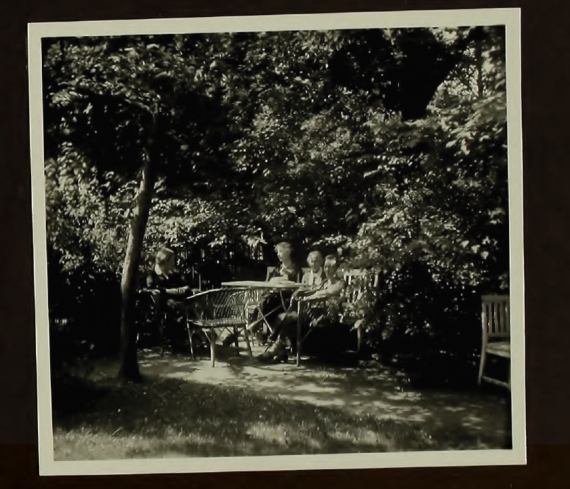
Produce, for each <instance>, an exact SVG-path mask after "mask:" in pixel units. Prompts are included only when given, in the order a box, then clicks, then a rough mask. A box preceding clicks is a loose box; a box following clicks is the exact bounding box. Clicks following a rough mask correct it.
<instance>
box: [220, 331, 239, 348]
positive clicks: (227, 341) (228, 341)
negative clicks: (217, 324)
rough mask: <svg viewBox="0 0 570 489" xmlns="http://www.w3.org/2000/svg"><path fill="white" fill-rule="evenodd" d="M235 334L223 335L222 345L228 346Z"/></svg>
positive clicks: (231, 343) (234, 339)
mask: <svg viewBox="0 0 570 489" xmlns="http://www.w3.org/2000/svg"><path fill="white" fill-rule="evenodd" d="M236 339H237V336H236V335H235V334H230V335H228V336H226V337H225V339H224V341H222V345H223V346H230V345H233V344H234V343H235V341H236Z"/></svg>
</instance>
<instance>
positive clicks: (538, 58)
mask: <svg viewBox="0 0 570 489" xmlns="http://www.w3.org/2000/svg"><path fill="white" fill-rule="evenodd" d="M495 7H520V8H522V51H523V60H522V61H523V126H524V179H525V183H524V216H525V241H526V242H525V266H526V270H525V276H526V342H527V374H526V375H527V386H528V387H527V423H528V424H527V430H528V443H529V453H528V460H529V465H528V466H527V467H477V468H438V469H389V470H388V469H385V470H363V471H350V470H346V471H320V472H290V473H261V474H207V475H172V476H164V475H153V476H123V477H117V476H115V477H111V476H109V477H104V478H102V479H103V482H107V481H109V482H115V481H116V482H119V483H120V484H124V485H125V486H128V487H133V486H135V485H136V486H137V487H139V486H143V485H147V486H149V487H150V486H151V485H152V486H156V484H157V483H158V484H160V485H163V484H165V483H166V484H168V485H170V484H172V486H178V487H182V486H185V487H187V486H188V484H190V485H192V486H194V487H214V486H217V485H221V486H224V485H225V486H231V487H248V488H250V487H252V486H259V487H265V486H268V485H274V486H275V487H311V488H314V487H327V486H334V487H347V486H350V485H359V486H361V487H369V486H376V485H380V484H382V485H383V487H408V486H409V487H412V486H420V487H457V488H462V489H467V488H471V487H477V488H479V487H487V488H489V489H491V488H495V487H497V488H499V487H500V488H515V489H518V488H534V487H548V488H554V487H567V484H568V482H567V480H568V479H570V422H569V420H568V412H569V410H568V398H569V389H568V381H569V378H570V376H569V375H568V373H569V371H570V362H569V361H568V357H569V356H570V355H569V353H568V352H569V348H568V347H569V346H570V328H569V327H568V323H569V320H568V302H569V301H568V300H567V297H568V292H569V287H568V283H569V280H568V279H567V271H568V270H570V266H569V265H570V263H569V261H570V253H568V248H569V245H568V243H570V238H569V236H568V234H569V231H570V228H569V226H568V225H567V223H568V222H570V220H569V219H568V216H569V214H570V197H568V195H569V194H568V189H569V188H570V185H569V184H570V172H569V165H570V161H569V157H568V141H569V140H570V136H569V135H568V134H567V133H568V129H569V127H570V125H569V124H568V116H569V113H570V104H569V101H570V98H569V94H568V90H569V88H570V54H569V53H570V35H569V34H568V27H569V25H570V2H567V1H566V0H526V1H525V0H519V1H516V0H511V1H509V0H504V1H481V0H479V1H477V0H456V1H451V0H440V1H435V0H431V1H430V0H423V1H422V0H410V1H406V0H376V1H374V0H360V1H349V0H313V1H312V2H306V1H302V0H296V1H278V0H269V1H267V0H266V1H263V2H261V1H253V0H251V1H250V0H243V1H234V2H228V1H225V0H224V1H222V0H210V1H208V2H204V1H198V0H189V1H181V0H179V1H176V0H160V1H159V0H147V1H142V0H98V1H96V2H93V1H86V0H50V1H42V0H27V1H21V0H20V1H17V2H15V3H13V4H8V3H7V2H5V3H4V5H3V8H2V13H1V14H0V96H1V100H0V202H1V203H0V223H1V227H0V259H1V260H2V263H0V379H1V381H0V384H1V385H0V487H33V486H39V485H42V486H50V487H51V486H53V485H56V484H61V485H63V484H66V485H69V486H70V487H74V486H75V485H76V484H77V483H79V484H81V485H84V486H85V487H89V486H91V484H99V483H100V481H99V480H98V479H99V478H85V477H83V478H81V480H80V481H79V480H77V478H75V477H73V478H65V477H57V478H51V477H50V478H41V479H40V478H39V477H38V475H37V473H38V462H37V445H36V444H37V422H36V375H35V368H36V365H35V336H34V291H33V261H32V221H31V218H32V216H31V189H30V161H29V129H28V78H27V76H28V75H27V45H26V41H27V38H26V29H27V27H26V23H27V22H43V21H52V22H56V21H71V20H111V19H129V18H161V17H163V18H164V17H166V18H172V17H198V16H220V15H264V14H265V15H270V14H295V13H326V12H350V11H383V10H385V11H389V10H421V9H454V8H495Z"/></svg>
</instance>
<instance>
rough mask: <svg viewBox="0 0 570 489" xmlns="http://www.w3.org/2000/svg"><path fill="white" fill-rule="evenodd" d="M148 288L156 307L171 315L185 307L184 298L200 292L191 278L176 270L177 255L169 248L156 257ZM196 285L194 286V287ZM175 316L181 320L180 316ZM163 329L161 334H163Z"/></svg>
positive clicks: (162, 250)
mask: <svg viewBox="0 0 570 489" xmlns="http://www.w3.org/2000/svg"><path fill="white" fill-rule="evenodd" d="M146 285H147V288H148V289H150V292H151V294H152V296H153V298H154V301H155V304H156V307H157V309H158V310H159V311H161V312H166V313H167V315H168V316H169V317H170V316H171V315H175V314H176V312H178V314H180V312H181V311H182V310H183V309H184V307H185V306H184V299H186V298H188V297H190V296H192V295H194V294H195V293H196V292H199V289H198V288H197V287H195V285H196V284H192V283H191V280H188V278H187V277H184V276H182V274H180V273H179V272H178V271H177V270H176V255H175V253H174V251H172V250H171V249H169V248H165V247H163V248H160V249H159V250H158V251H157V253H156V257H155V266H154V268H153V269H152V270H151V271H150V272H149V273H148V275H147V277H146ZM193 286H194V287H193ZM175 318H176V319H177V320H178V321H180V318H179V317H176V316H175ZM162 334H163V333H162V330H161V335H162Z"/></svg>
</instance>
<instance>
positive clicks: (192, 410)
mask: <svg viewBox="0 0 570 489" xmlns="http://www.w3.org/2000/svg"><path fill="white" fill-rule="evenodd" d="M100 384H101V386H102V387H101V386H100V388H102V389H103V392H104V394H103V395H101V396H93V390H94V389H95V390H96V388H95V387H93V386H90V387H89V388H88V389H86V391H85V393H86V395H87V397H88V398H89V402H86V403H85V404H84V406H83V409H81V408H80V404H79V405H78V406H79V408H76V409H75V410H74V411H73V412H69V411H64V412H62V413H58V412H55V413H54V414H55V416H54V426H56V427H57V429H56V431H55V433H54V446H55V456H56V459H58V460H71V459H72V458H73V459H76V460H82V459H88V460H96V459H110V458H111V459H112V458H119V459H120V458H145V457H153V458H156V457H164V456H165V454H167V453H168V454H170V455H169V456H186V457H192V456H238V455H283V454H314V453H349V452H370V451H379V452H384V451H388V450H411V449H417V450H425V449H428V448H429V447H430V442H429V440H428V438H427V437H426V436H425V434H424V433H423V432H422V430H421V429H420V428H419V427H418V426H416V425H411V424H409V423H408V424H407V423H403V422H401V421H396V420H381V419H378V418H376V417H374V416H370V415H364V416H357V415H353V414H350V413H346V412H344V411H343V410H342V409H338V408H336V407H328V406H315V405H314V404H310V403H305V402H300V401H291V400H288V399H286V398H277V397H275V396H267V395H263V394H260V393H258V392H254V391H252V390H250V389H244V388H235V387H230V386H225V385H218V386H215V385H210V384H200V383H197V382H192V381H188V380H186V381H185V380H179V379H176V378H172V377H170V378H159V379H155V380H153V381H151V382H148V383H143V384H140V385H136V384H130V385H119V384H114V383H113V382H111V381H108V382H106V383H105V382H103V381H101V382H100ZM74 392H75V394H76V395H81V391H80V390H79V391H78V390H77V386H75V391H74ZM91 398H93V399H95V400H94V401H93V400H92V399H91ZM177 454H179V455H177Z"/></svg>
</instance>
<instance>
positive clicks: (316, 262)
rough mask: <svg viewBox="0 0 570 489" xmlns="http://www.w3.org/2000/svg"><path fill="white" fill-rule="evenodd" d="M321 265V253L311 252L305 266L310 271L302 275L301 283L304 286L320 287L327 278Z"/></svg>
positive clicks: (322, 261) (322, 260)
mask: <svg viewBox="0 0 570 489" xmlns="http://www.w3.org/2000/svg"><path fill="white" fill-rule="evenodd" d="M323 263H324V259H323V255H322V254H321V252H320V251H316V250H315V251H311V252H310V253H309V256H308V257H307V264H308V265H309V267H310V268H311V269H310V270H309V271H308V272H307V273H305V274H304V275H303V279H302V280H301V282H302V283H303V284H304V285H309V286H311V287H313V286H316V285H321V283H322V282H323V281H324V280H326V278H327V276H326V274H325V271H324V269H323Z"/></svg>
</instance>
